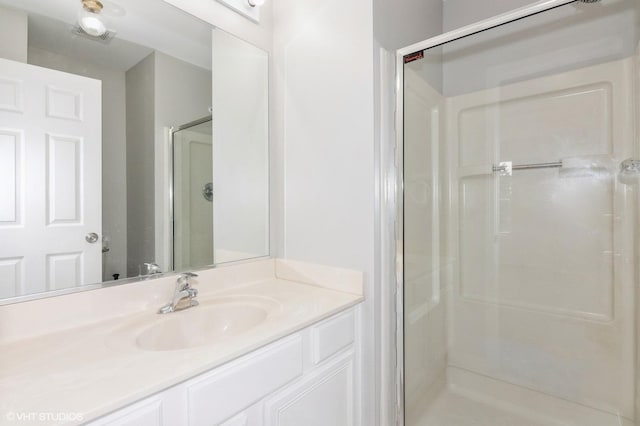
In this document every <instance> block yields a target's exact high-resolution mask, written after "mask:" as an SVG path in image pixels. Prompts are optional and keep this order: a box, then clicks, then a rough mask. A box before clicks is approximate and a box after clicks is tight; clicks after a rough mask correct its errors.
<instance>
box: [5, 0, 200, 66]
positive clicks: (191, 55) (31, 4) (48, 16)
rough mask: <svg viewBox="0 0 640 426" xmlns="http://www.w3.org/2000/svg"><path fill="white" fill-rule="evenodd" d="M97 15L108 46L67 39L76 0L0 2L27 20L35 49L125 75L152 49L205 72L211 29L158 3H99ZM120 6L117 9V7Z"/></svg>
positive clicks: (108, 0) (145, 0) (151, 0)
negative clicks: (112, 34) (113, 34)
mask: <svg viewBox="0 0 640 426" xmlns="http://www.w3.org/2000/svg"><path fill="white" fill-rule="evenodd" d="M102 1H103V3H104V5H105V8H104V10H103V13H102V16H103V18H104V19H105V20H106V23H107V27H108V28H109V29H110V30H114V31H116V37H115V39H114V40H112V41H111V43H109V44H103V43H100V42H96V41H93V40H89V39H86V38H83V37H79V36H76V35H73V34H72V33H71V27H72V26H73V25H74V24H75V23H76V21H77V17H78V13H79V12H80V10H81V5H80V0H46V1H43V0H0V6H5V7H10V8H12V9H18V10H23V11H25V12H27V13H28V15H29V37H30V40H29V43H30V44H32V45H33V46H36V47H39V48H41V49H45V50H49V51H52V52H56V53H60V54H63V55H66V56H71V57H76V58H78V57H81V58H83V59H84V60H87V61H89V62H92V63H95V64H98V65H101V66H109V67H110V68H116V69H122V70H127V69H129V68H131V66H133V65H135V64H136V63H138V62H139V61H140V60H141V59H143V58H144V57H146V56H147V55H148V54H149V53H150V52H151V51H153V50H158V51H161V52H163V53H166V54H167V55H171V56H173V57H176V58H179V59H182V60H184V61H186V62H189V63H192V64H194V65H197V66H200V67H202V68H206V69H211V29H212V27H211V25H209V24H208V23H205V22H203V21H201V20H199V19H197V18H195V17H193V16H191V15H189V14H187V13H186V12H183V11H181V10H179V9H177V8H175V7H173V6H171V5H169V4H167V3H165V2H164V1H162V0H135V1H125V0H119V1H112V0H102ZM121 5H122V6H121Z"/></svg>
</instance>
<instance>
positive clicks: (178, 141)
mask: <svg viewBox="0 0 640 426" xmlns="http://www.w3.org/2000/svg"><path fill="white" fill-rule="evenodd" d="M212 135H213V131H212V120H211V116H208V117H204V118H202V119H199V120H196V121H193V122H191V123H187V124H184V125H182V126H179V127H177V128H174V129H172V132H171V147H172V155H171V158H172V167H171V168H172V173H171V177H172V180H171V189H172V191H171V195H172V219H173V220H172V223H173V232H172V233H171V235H172V244H171V247H172V259H173V262H172V264H173V270H176V271H186V270H189V269H197V268H204V267H206V266H209V265H213V263H214V235H213V165H212V158H213V154H212V143H213V136H212Z"/></svg>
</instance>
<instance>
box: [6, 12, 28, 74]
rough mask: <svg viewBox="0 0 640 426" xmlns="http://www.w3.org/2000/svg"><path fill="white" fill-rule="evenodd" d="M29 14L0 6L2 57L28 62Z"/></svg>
mask: <svg viewBox="0 0 640 426" xmlns="http://www.w3.org/2000/svg"><path fill="white" fill-rule="evenodd" d="M27 41H28V22H27V14H26V13H24V12H21V11H18V10H14V9H9V8H5V7H0V58H5V59H11V60H12V61H18V62H27Z"/></svg>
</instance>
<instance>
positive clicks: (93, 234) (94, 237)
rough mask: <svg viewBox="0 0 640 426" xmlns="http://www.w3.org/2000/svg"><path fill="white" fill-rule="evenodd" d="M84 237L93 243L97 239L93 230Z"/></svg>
mask: <svg viewBox="0 0 640 426" xmlns="http://www.w3.org/2000/svg"><path fill="white" fill-rule="evenodd" d="M84 239H85V240H87V242H88V243H90V244H93V243H95V242H97V241H98V239H99V237H98V234H96V233H95V232H89V233H88V234H87V235H85V236H84Z"/></svg>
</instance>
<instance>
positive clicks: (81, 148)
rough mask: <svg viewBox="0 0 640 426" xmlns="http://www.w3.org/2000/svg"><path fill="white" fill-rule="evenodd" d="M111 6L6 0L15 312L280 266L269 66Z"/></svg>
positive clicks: (181, 18) (3, 246) (0, 201)
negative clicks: (185, 277) (242, 268)
mask: <svg viewBox="0 0 640 426" xmlns="http://www.w3.org/2000/svg"><path fill="white" fill-rule="evenodd" d="M94 3H95V2H94ZM94 3H92V4H94ZM101 3H102V4H103V7H102V8H101V9H98V10H89V9H91V8H89V9H87V7H83V2H82V0H49V1H46V2H43V1H41V0H0V303H5V302H6V301H7V300H8V299H12V300H13V301H18V300H22V299H21V298H20V297H19V296H25V295H33V294H36V293H44V292H52V291H58V293H60V291H63V292H64V291H70V289H80V288H82V287H85V288H86V286H87V285H89V284H95V283H100V282H105V281H113V280H123V279H125V278H132V277H138V276H140V275H152V274H155V273H159V272H168V271H172V270H184V269H192V268H198V267H206V266H209V265H212V264H214V263H219V262H220V261H229V260H239V259H244V258H248V257H258V256H265V255H268V155H267V152H268V148H267V147H268V135H267V133H268V125H267V104H268V101H267V96H268V95H267V93H268V88H267V83H266V82H267V72H268V71H267V62H268V58H267V54H266V53H265V52H263V51H260V50H259V49H257V48H255V47H254V46H251V45H249V44H247V43H245V42H242V41H240V40H237V39H236V38H235V37H233V36H231V35H228V34H226V33H222V32H221V31H219V30H214V29H213V28H212V27H211V26H210V25H209V24H207V23H205V22H202V21H200V20H198V19H197V18H194V17H193V16H190V15H188V14H186V13H184V12H182V11H180V10H179V9H176V8H174V7H173V6H171V5H169V4H167V3H165V2H164V1H162V0H136V1H135V2H122V3H121V4H119V3H117V2H114V1H110V0H105V1H102V2H101ZM85 6H86V5H85ZM149 11H153V13H149ZM87 16H88V17H89V18H96V19H97V20H98V21H99V22H98V24H100V25H98V24H96V23H95V19H94V20H83V17H87ZM94 24H95V25H94ZM96 25H97V26H96ZM101 26H102V27H101ZM214 34H215V35H214ZM216 37H217V38H218V39H223V38H224V39H225V40H227V43H226V44H225V45H224V46H222V47H221V49H223V51H221V52H220V54H219V55H218V54H217V53H216V52H214V51H213V50H214V49H215V47H214V46H213V45H212V39H215V38H216ZM234 46H235V47H238V49H237V50H235V51H234V48H235V47H234ZM252 55H253V56H257V57H260V60H255V58H253V56H252ZM213 57H217V58H218V59H217V61H218V62H217V63H216V67H212V58H213ZM223 61H227V63H224V62H223ZM254 67H255V68H254ZM214 68H215V69H220V70H221V72H220V73H218V76H219V78H218V80H217V81H216V82H215V84H217V85H218V87H220V90H219V92H220V93H221V94H224V93H225V90H224V89H223V88H224V87H225V86H227V85H228V87H230V88H231V87H235V89H233V90H236V93H235V95H234V96H230V93H228V94H226V95H224V96H222V97H219V98H220V99H214V98H215V96H213V94H215V89H214V87H213V86H214V85H215V84H214V78H213V75H212V70H213V69H214ZM239 76H243V78H249V79H250V80H245V81H244V82H245V83H246V82H248V84H246V86H245V85H244V83H243V85H242V86H240V85H238V80H239V78H238V77H239ZM226 79H230V80H229V81H225V80H226ZM234 84H235V86H234ZM216 102H219V104H217V103H216ZM212 111H213V113H212ZM240 114H241V116H240ZM203 117H207V118H206V119H204V120H203ZM219 121H224V123H225V124H224V125H221V126H220V129H219V130H215V125H214V123H216V122H219ZM194 122H195V123H196V124H194ZM233 126H240V127H241V128H240V129H234V128H233ZM172 136H173V139H174V147H173V149H172V147H171V140H172ZM212 136H213V139H212ZM176 138H177V139H179V140H180V141H181V142H179V143H178V144H176V143H175V140H176ZM216 138H217V139H218V140H216ZM214 142H215V143H214ZM190 145H193V147H192V148H193V151H191V149H192V148H191V147H190ZM196 146H197V147H196ZM176 147H177V148H176ZM254 149H255V151H253V150H254ZM198 150H200V151H198ZM227 156H228V157H227ZM172 165H173V168H172V167H171V166H172ZM218 167H219V168H220V170H216V168H218ZM172 172H174V173H175V174H174V173H172ZM200 175H202V176H200ZM204 175H206V176H208V178H207V179H205V180H206V182H204V181H203V182H200V180H202V179H201V177H203V176H204ZM256 176H259V178H258V177H256ZM196 177H197V178H198V179H196ZM196 181H197V182H196ZM172 182H173V183H174V184H175V185H176V187H175V189H172V188H171V183H172ZM252 185H253V186H252ZM194 191H195V192H194ZM172 195H173V196H174V198H173V203H172V199H171V196H172ZM258 202H260V203H261V204H260V205H258V204H257V203H258ZM197 203H200V204H197ZM225 203H226V204H225ZM242 209H245V210H242ZM218 211H219V212H220V214H219V217H217V218H216V217H215V215H216V214H218ZM214 218H215V219H214ZM226 221H229V222H226ZM256 224H260V226H256ZM214 230H215V231H214ZM174 232H175V235H174ZM235 233H237V235H236V234H235ZM223 237H224V238H223ZM236 240H237V241H240V242H241V243H239V244H236V243H235V241H236ZM174 243H175V245H174ZM49 294H52V293H49ZM16 297H18V298H17V299H15V298H16ZM2 299H4V300H5V302H2Z"/></svg>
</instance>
